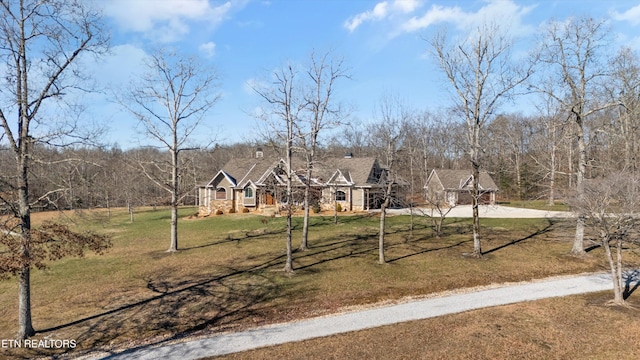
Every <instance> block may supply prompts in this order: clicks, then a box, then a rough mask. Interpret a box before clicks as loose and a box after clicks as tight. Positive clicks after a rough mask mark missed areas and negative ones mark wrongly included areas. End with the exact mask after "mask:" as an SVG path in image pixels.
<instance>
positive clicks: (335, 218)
mask: <svg viewBox="0 0 640 360" xmlns="http://www.w3.org/2000/svg"><path fill="white" fill-rule="evenodd" d="M333 223H334V224H337V223H338V188H337V187H335V188H334V189H333Z"/></svg>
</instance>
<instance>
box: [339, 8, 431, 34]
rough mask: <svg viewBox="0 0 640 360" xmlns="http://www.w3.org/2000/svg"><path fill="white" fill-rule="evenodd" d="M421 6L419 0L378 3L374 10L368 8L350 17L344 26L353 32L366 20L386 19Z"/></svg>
mask: <svg viewBox="0 0 640 360" xmlns="http://www.w3.org/2000/svg"><path fill="white" fill-rule="evenodd" d="M418 6H420V1H419V0H393V1H382V2H379V3H377V4H376V5H375V6H374V7H373V9H372V10H368V11H365V12H362V13H359V14H357V15H355V16H352V17H350V18H349V19H347V21H345V22H344V27H345V28H347V29H348V30H349V31H351V32H353V31H354V30H355V29H357V28H358V27H359V26H360V25H362V24H363V23H364V22H366V21H380V20H384V19H386V18H388V17H390V16H393V15H394V14H408V13H411V12H413V11H414V10H415V9H416V8H418Z"/></svg>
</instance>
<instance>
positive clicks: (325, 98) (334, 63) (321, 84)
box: [296, 52, 349, 250]
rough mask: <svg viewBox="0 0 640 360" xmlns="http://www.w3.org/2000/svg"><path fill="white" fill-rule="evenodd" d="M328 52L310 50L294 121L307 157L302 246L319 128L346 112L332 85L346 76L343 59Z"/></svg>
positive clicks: (332, 124) (303, 246)
mask: <svg viewBox="0 0 640 360" xmlns="http://www.w3.org/2000/svg"><path fill="white" fill-rule="evenodd" d="M330 56H331V53H329V52H327V53H324V54H322V55H317V54H316V53H312V54H311V56H310V60H311V64H310V65H309V68H308V69H307V70H306V75H307V76H308V79H307V80H308V81H309V83H310V86H309V88H308V90H307V93H306V95H305V96H304V97H305V100H304V105H305V107H306V111H305V113H306V116H305V117H304V119H301V120H302V121H300V122H298V123H297V124H296V129H297V131H296V132H297V134H298V135H297V137H298V140H299V141H300V147H301V148H302V151H303V152H304V155H305V160H306V174H305V179H304V181H305V183H304V185H305V188H304V220H303V226H302V242H301V244H300V249H301V250H305V249H307V246H308V243H307V242H308V234H309V208H310V207H311V204H310V193H311V180H312V176H313V169H314V167H315V166H316V155H317V151H318V140H319V138H318V137H319V135H320V132H321V131H322V130H326V129H328V128H331V127H335V126H337V125H338V124H339V122H340V121H341V120H342V118H343V117H344V116H345V111H344V109H343V107H342V106H341V105H340V103H338V102H336V100H335V90H336V89H335V87H336V84H337V82H338V81H339V80H340V79H345V78H349V74H348V73H347V69H346V67H345V65H344V61H343V60H342V59H332V58H331V57H330ZM300 90H301V91H304V90H303V89H300Z"/></svg>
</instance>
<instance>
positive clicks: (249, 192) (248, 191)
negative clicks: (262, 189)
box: [244, 187, 253, 198]
mask: <svg viewBox="0 0 640 360" xmlns="http://www.w3.org/2000/svg"><path fill="white" fill-rule="evenodd" d="M244 197H245V198H252V197H253V189H252V188H250V187H248V188H246V189H244Z"/></svg>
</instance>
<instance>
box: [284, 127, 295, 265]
mask: <svg viewBox="0 0 640 360" xmlns="http://www.w3.org/2000/svg"><path fill="white" fill-rule="evenodd" d="M287 121H288V123H287V260H286V262H285V264H284V271H285V272H287V273H292V272H293V249H292V237H293V234H292V233H293V226H292V224H291V218H292V217H293V214H292V213H291V211H292V207H291V206H292V202H293V198H292V196H291V195H292V184H291V182H292V181H291V177H292V172H293V171H292V168H291V157H292V156H293V150H292V147H293V120H292V119H290V118H289V119H288V120H287Z"/></svg>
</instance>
